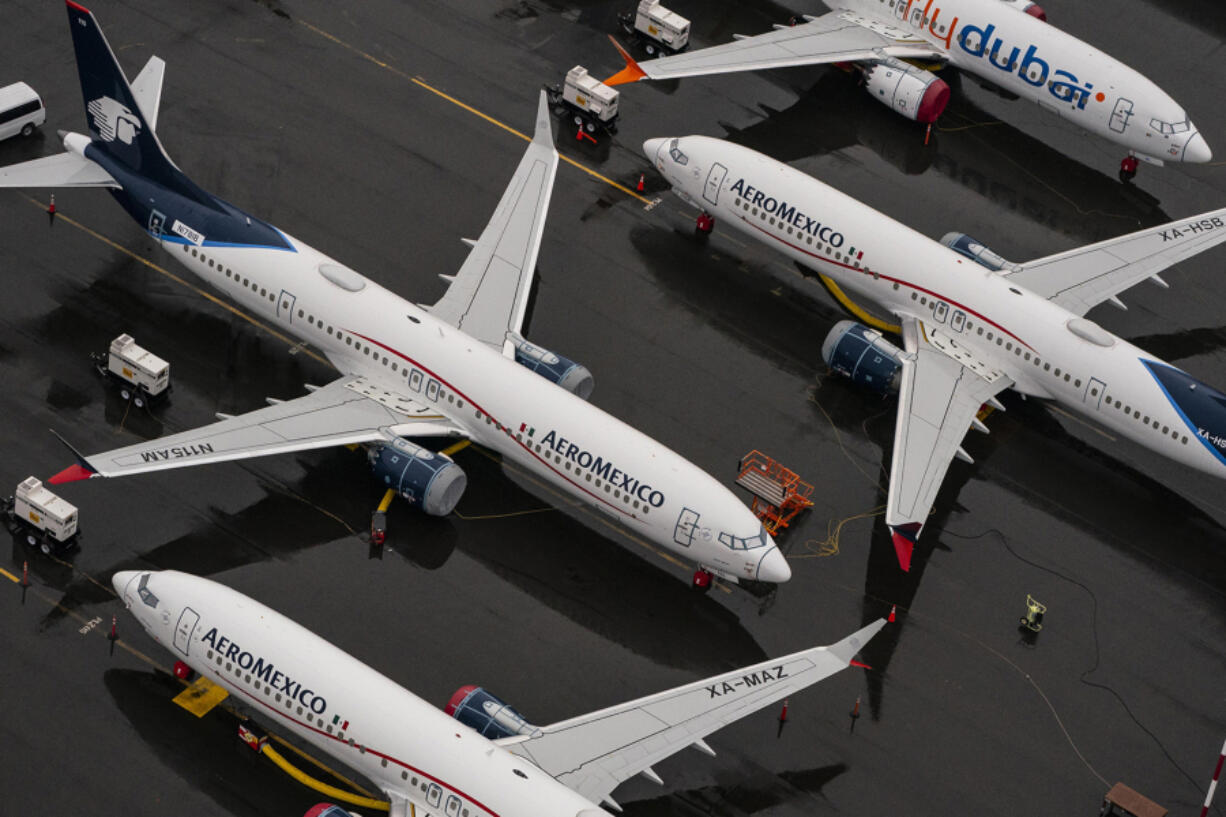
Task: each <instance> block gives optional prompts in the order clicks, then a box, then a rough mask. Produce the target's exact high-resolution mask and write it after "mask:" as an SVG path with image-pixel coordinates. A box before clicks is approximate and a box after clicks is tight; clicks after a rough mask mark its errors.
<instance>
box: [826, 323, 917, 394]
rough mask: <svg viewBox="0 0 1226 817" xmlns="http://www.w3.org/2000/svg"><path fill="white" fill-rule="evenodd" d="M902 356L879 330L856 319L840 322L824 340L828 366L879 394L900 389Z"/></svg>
mask: <svg viewBox="0 0 1226 817" xmlns="http://www.w3.org/2000/svg"><path fill="white" fill-rule="evenodd" d="M902 355H903V351H902V349H899V348H898V347H897V346H895V345H894V344H892V343H890V342H889V341H888V340H886V339H885V338H884V337H883V336H882V334H881V333H880V332H878V331H877V330H876V329H869V328H868V327H867V326H865V325H864V324H862V323H856V322H855V321H839V322H838V323H836V324H835V325H834V328H833V329H831V330H830V334H828V335H826V340H825V341H823V342H822V360H824V361H826V365H827V366H829V367H830V368H831V369H833V370H834V371H836V372H838V373H839V374H841V375H843V376H844V377H849V378H851V381H852V382H853V383H855V384H857V385H860V386H864V387H865V388H868V389H871V390H872V391H875V392H877V393H878V394H889V393H891V392H895V391H898V380H899V377H900V373H901V371H902Z"/></svg>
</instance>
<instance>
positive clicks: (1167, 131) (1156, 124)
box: [1149, 119, 1192, 136]
mask: <svg viewBox="0 0 1226 817" xmlns="http://www.w3.org/2000/svg"><path fill="white" fill-rule="evenodd" d="M1149 126H1150V127H1151V128H1153V129H1154V130H1156V131H1158V133H1161V134H1164V135H1166V136H1170V135H1171V134H1173V133H1183V132H1184V131H1186V130H1188V129H1189V128H1191V127H1192V125H1191V123H1189V122H1188V120H1186V119H1185V120H1183V121H1182V122H1163V121H1162V120H1161V119H1151V120H1149Z"/></svg>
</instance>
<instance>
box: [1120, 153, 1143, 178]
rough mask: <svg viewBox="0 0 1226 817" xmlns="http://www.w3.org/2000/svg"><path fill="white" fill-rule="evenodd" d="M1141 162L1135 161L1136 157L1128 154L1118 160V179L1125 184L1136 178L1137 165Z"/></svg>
mask: <svg viewBox="0 0 1226 817" xmlns="http://www.w3.org/2000/svg"><path fill="white" fill-rule="evenodd" d="M1140 164H1141V163H1140V162H1138V161H1137V157H1136V156H1133V155H1132V154H1129V155H1127V156H1125V157H1124V158H1123V159H1121V160H1120V181H1122V182H1124V183H1125V184H1127V183H1128V182H1130V181H1132V180H1133V179H1134V178H1136V175H1137V167H1138V166H1139V165H1140Z"/></svg>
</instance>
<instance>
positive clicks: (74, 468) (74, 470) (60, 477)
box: [47, 0, 98, 485]
mask: <svg viewBox="0 0 1226 817" xmlns="http://www.w3.org/2000/svg"><path fill="white" fill-rule="evenodd" d="M68 2H70V3H71V2H72V0H68ZM96 476H98V472H97V471H92V470H90V469H89V468H86V467H85V466H84V465H81V464H80V463H73V464H72V465H70V466H68V467H67V468H65V469H64V470H63V471H60V472H59V473H58V474H56V475H55V476H53V477H52V478H51V479H49V480H47V482H49V483H51V484H52V485H63V484H64V483H65V482H77V481H78V480H82V479H90V478H91V477H96Z"/></svg>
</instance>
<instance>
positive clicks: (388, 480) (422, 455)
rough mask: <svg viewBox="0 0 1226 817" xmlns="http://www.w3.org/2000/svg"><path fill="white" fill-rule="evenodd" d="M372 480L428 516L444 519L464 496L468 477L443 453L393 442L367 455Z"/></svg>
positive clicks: (407, 442)
mask: <svg viewBox="0 0 1226 817" xmlns="http://www.w3.org/2000/svg"><path fill="white" fill-rule="evenodd" d="M370 466H371V468H372V469H373V470H374V472H375V479H377V480H379V482H381V483H382V484H383V485H384V486H386V487H388V488H393V489H395V491H396V492H397V493H398V494H400V495H401V496H402V497H404V498H405V499H407V500H408V501H409V502H410V503H411V504H413V505H417V506H419V507H420V508H421V509H422V510H423V511H425V512H426V513H428V514H429V515H430V516H446V515H447V514H449V513H451V512H452V511H453V510H455V506H456V503H458V502H459V501H460V497H461V496H462V495H463V494H464V488H465V486H467V485H468V477H467V476H466V475H465V474H464V469H462V468H460V466H458V465H456V464H455V463H454V462H452V460H451V458H450V457H448V456H447V455H446V454H436V453H434V452H433V451H430V450H428V449H425V448H422V447H421V446H417V445H414V444H413V443H411V442H409V441H408V440H396V441H394V442H391V443H388V444H387V445H381V446H379V447H378V448H375V449H373V450H372V451H371V453H370Z"/></svg>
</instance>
